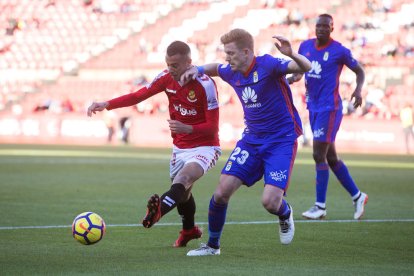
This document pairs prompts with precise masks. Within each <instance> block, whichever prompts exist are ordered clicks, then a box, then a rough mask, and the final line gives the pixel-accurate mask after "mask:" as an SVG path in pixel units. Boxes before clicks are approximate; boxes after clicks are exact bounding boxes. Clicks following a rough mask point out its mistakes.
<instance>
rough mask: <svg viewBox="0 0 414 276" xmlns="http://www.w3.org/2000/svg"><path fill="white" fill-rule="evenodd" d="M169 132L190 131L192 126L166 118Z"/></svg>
mask: <svg viewBox="0 0 414 276" xmlns="http://www.w3.org/2000/svg"><path fill="white" fill-rule="evenodd" d="M167 121H168V124H169V127H170V130H171V133H192V132H193V127H192V126H191V125H186V124H184V123H182V122H180V121H177V120H167Z"/></svg>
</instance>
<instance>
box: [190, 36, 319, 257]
mask: <svg viewBox="0 0 414 276" xmlns="http://www.w3.org/2000/svg"><path fill="white" fill-rule="evenodd" d="M274 38H276V39H277V40H278V42H276V43H275V46H276V47H277V48H278V49H279V51H280V52H281V53H282V54H284V55H286V56H287V57H289V58H290V59H291V60H287V59H280V58H275V57H272V56H270V55H263V56H255V54H254V42H253V37H252V35H251V34H250V33H248V32H247V31H245V30H242V29H234V30H232V31H230V32H228V33H226V34H224V35H223V36H222V37H221V42H222V43H223V45H224V52H225V54H226V61H227V62H228V64H218V63H214V64H207V65H204V66H202V67H192V68H190V69H189V70H188V71H187V73H185V74H184V75H183V76H184V78H190V77H195V76H197V74H198V73H206V74H207V75H209V76H219V77H220V78H222V79H223V80H224V81H226V82H227V83H229V84H230V85H231V86H232V87H233V88H234V90H235V92H236V94H237V96H238V97H239V100H240V102H241V104H242V106H243V110H244V120H245V125H246V128H245V130H244V132H243V138H242V139H241V140H239V141H238V142H237V144H236V146H235V148H234V150H233V152H232V153H231V155H230V157H229V159H228V160H227V162H226V164H225V166H224V168H223V169H222V172H221V176H220V181H219V184H218V186H217V188H216V190H215V192H214V195H213V197H212V198H211V200H210V205H209V212H208V222H209V225H208V232H209V239H208V243H207V244H205V245H204V244H202V246H201V247H200V248H198V249H195V250H191V251H189V252H188V253H187V255H188V256H206V255H219V254H220V237H221V233H222V231H223V227H224V223H225V220H226V213H227V206H228V203H229V200H230V197H231V196H232V195H233V193H234V192H235V191H236V190H237V189H238V188H240V186H242V185H246V186H247V187H250V186H252V185H254V184H255V183H256V182H257V181H259V180H260V179H261V178H262V177H263V178H264V191H263V195H262V204H263V207H264V208H265V209H266V210H267V211H268V212H269V213H271V214H273V215H275V216H277V217H278V220H279V236H280V241H281V243H282V244H289V243H291V241H292V239H293V236H294V232H295V226H294V221H293V211H292V207H291V206H290V205H289V204H288V203H287V201H286V200H285V199H284V195H285V193H286V190H287V188H288V185H289V179H290V176H291V171H292V167H293V163H294V160H295V156H296V151H297V138H298V137H299V136H300V135H302V125H301V121H300V118H299V115H298V112H297V111H296V108H295V106H294V105H293V99H292V93H291V91H290V88H289V85H288V83H287V81H286V74H289V73H295V72H298V73H304V72H306V71H308V70H309V69H310V68H311V64H310V62H309V61H308V60H307V59H306V58H305V57H304V56H301V55H299V54H297V53H295V52H293V51H292V47H291V45H290V42H289V41H288V40H286V39H285V38H283V37H280V36H274ZM184 81H185V79H184Z"/></svg>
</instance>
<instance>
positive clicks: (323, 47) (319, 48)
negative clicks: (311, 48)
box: [314, 37, 333, 51]
mask: <svg viewBox="0 0 414 276" xmlns="http://www.w3.org/2000/svg"><path fill="white" fill-rule="evenodd" d="M316 41H317V39H315V42H314V43H315V48H316V50H318V51H320V50H323V49H325V48H326V47H328V46H329V45H331V43H332V41H333V39H332V37H331V38H329V41H328V43H326V45H323V46H322V47H318V45H316Z"/></svg>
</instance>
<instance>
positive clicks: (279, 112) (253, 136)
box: [218, 55, 302, 144]
mask: <svg viewBox="0 0 414 276" xmlns="http://www.w3.org/2000/svg"><path fill="white" fill-rule="evenodd" d="M289 62H290V61H288V60H284V59H280V58H274V57H272V56H270V55H263V56H258V57H255V59H254V61H253V63H252V64H251V66H250V68H249V70H248V72H246V73H245V74H243V73H241V72H238V71H232V70H231V68H230V66H229V65H227V64H225V65H224V64H220V66H219V67H218V73H219V75H220V77H221V78H222V79H223V80H224V81H225V82H227V83H229V84H230V85H231V86H232V87H233V88H234V90H235V92H236V93H237V96H238V97H239V100H240V102H241V104H242V106H243V111H244V122H245V125H246V128H245V130H244V133H243V139H244V140H245V141H246V142H248V143H252V144H263V143H267V142H282V141H292V140H295V139H296V138H297V137H298V136H300V135H302V123H301V121H300V117H299V114H298V112H297V110H296V108H295V106H294V105H293V99H292V92H291V90H290V87H289V85H288V83H287V81H286V77H285V75H286V71H287V66H288V64H289Z"/></svg>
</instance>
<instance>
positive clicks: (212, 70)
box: [180, 63, 219, 83]
mask: <svg viewBox="0 0 414 276" xmlns="http://www.w3.org/2000/svg"><path fill="white" fill-rule="evenodd" d="M218 65H219V64H218V63H209V64H204V65H201V66H194V65H193V66H191V67H189V68H188V69H187V71H185V72H184V73H183V74H182V75H181V78H180V81H181V82H182V83H187V82H189V81H190V80H194V79H195V78H196V77H197V75H198V74H206V75H209V76H210V77H215V76H218V70H217V67H218Z"/></svg>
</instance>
